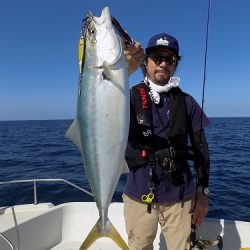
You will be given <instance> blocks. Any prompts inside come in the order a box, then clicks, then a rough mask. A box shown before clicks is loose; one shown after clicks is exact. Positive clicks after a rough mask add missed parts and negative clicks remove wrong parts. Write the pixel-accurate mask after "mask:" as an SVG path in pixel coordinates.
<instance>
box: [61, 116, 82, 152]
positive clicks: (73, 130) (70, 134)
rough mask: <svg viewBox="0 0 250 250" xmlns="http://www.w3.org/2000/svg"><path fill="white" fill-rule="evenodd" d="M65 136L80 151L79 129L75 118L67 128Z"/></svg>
mask: <svg viewBox="0 0 250 250" xmlns="http://www.w3.org/2000/svg"><path fill="white" fill-rule="evenodd" d="M65 137H66V138H68V139H70V140H71V141H72V142H73V143H74V144H75V145H76V146H77V148H78V149H79V151H80V152H81V153H82V144H81V139H80V130H79V125H78V122H77V120H74V121H73V123H72V124H71V125H70V127H69V129H68V130H67V132H66V134H65Z"/></svg>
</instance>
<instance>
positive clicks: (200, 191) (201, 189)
mask: <svg viewBox="0 0 250 250" xmlns="http://www.w3.org/2000/svg"><path fill="white" fill-rule="evenodd" d="M196 190H197V192H199V193H203V194H204V195H206V196H208V195H209V193H210V191H209V189H208V188H207V187H202V186H198V187H197V188H196Z"/></svg>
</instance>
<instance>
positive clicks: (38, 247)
mask: <svg viewBox="0 0 250 250" xmlns="http://www.w3.org/2000/svg"><path fill="white" fill-rule="evenodd" d="M35 200H36V199H35ZM108 217H109V219H110V221H111V222H112V224H113V225H114V226H115V227H116V229H117V230H118V231H119V233H120V234H121V236H122V238H123V239H124V240H125V241H127V234H126V231H125V225H124V217H123V203H111V204H110V207H109V216H108ZM98 218H99V213H98V209H97V207H96V203H94V202H72V203H64V204H60V205H58V206H54V205H53V204H52V203H41V204H39V203H38V204H37V205H34V204H27V205H17V206H14V209H13V208H11V207H10V208H1V209H0V250H13V249H15V250H78V249H79V247H80V246H81V244H82V242H83V241H84V239H85V238H86V236H87V234H88V233H89V232H90V230H91V229H92V227H93V226H94V225H95V223H96V221H97V220H98ZM219 235H221V236H223V242H224V247H223V250H239V249H241V248H242V249H250V222H241V221H226V220H223V219H221V220H219V219H209V218H207V219H206V220H205V222H204V223H203V225H202V227H200V228H199V230H198V231H197V238H198V239H199V238H200V237H201V239H206V240H216V239H217V236H219ZM89 249H90V250H101V249H103V250H118V249H120V248H119V247H118V246H117V245H116V244H115V243H114V242H113V241H112V240H111V239H109V238H106V237H104V238H100V239H98V240H97V241H96V242H94V244H93V245H92V246H91V247H90V248H89ZM154 249H156V250H166V247H165V240H164V238H163V236H162V235H161V233H160V228H159V230H158V233H157V236H156V239H155V241H154ZM207 249H208V250H215V249H218V248H217V246H208V248H207Z"/></svg>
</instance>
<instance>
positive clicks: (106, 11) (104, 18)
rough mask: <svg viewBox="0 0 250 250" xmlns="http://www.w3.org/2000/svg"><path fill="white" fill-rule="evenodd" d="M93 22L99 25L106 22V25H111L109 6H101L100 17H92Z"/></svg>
mask: <svg viewBox="0 0 250 250" xmlns="http://www.w3.org/2000/svg"><path fill="white" fill-rule="evenodd" d="M94 22H95V23H96V24H97V25H101V24H103V23H104V22H107V25H108V26H111V25H112V22H111V17H110V12H109V8H108V7H105V8H103V10H102V14H101V16H100V17H95V18H94Z"/></svg>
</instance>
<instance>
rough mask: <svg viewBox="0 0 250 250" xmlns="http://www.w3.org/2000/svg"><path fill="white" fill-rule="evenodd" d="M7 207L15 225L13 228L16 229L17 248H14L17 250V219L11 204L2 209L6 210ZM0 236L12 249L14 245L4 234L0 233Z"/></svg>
mask: <svg viewBox="0 0 250 250" xmlns="http://www.w3.org/2000/svg"><path fill="white" fill-rule="evenodd" d="M8 208H10V209H11V212H12V217H13V220H14V225H15V230H16V238H17V248H16V249H17V250H19V249H20V234H19V231H18V227H17V219H16V213H15V209H14V207H13V206H9V207H4V208H2V210H6V209H8ZM0 215H1V213H0ZM0 237H1V238H2V239H3V240H5V241H6V242H7V244H8V245H9V246H10V248H11V250H14V245H13V244H12V242H11V241H10V240H9V239H8V238H7V237H6V236H4V235H3V234H2V233H0Z"/></svg>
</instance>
